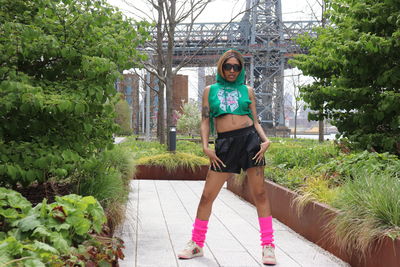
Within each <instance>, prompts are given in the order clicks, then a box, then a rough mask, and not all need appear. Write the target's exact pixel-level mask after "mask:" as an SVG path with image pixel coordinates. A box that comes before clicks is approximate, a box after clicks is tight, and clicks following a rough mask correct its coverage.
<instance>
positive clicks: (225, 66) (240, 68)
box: [222, 63, 242, 72]
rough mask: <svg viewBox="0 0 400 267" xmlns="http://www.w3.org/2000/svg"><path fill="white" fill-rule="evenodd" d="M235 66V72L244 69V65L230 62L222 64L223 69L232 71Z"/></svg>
mask: <svg viewBox="0 0 400 267" xmlns="http://www.w3.org/2000/svg"><path fill="white" fill-rule="evenodd" d="M232 68H233V71H235V72H239V71H241V70H242V65H239V64H229V63H225V64H223V65H222V69H223V70H226V71H230V70H231V69H232Z"/></svg>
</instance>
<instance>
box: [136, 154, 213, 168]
mask: <svg viewBox="0 0 400 267" xmlns="http://www.w3.org/2000/svg"><path fill="white" fill-rule="evenodd" d="M136 163H137V164H138V165H139V164H140V165H156V166H163V167H165V168H166V169H167V170H168V171H173V170H174V169H176V168H178V167H187V168H190V169H192V170H193V171H195V170H196V169H197V168H198V167H199V166H201V165H208V164H209V163H210V162H209V160H208V159H205V158H202V157H198V156H196V155H193V154H189V153H181V152H177V153H164V154H159V155H154V156H149V157H143V158H141V159H139V160H138V161H137V162H136Z"/></svg>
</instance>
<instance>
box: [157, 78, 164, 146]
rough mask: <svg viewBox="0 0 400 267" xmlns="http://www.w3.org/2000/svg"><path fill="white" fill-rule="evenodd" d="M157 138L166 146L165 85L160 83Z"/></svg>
mask: <svg viewBox="0 0 400 267" xmlns="http://www.w3.org/2000/svg"><path fill="white" fill-rule="evenodd" d="M158 88H159V89H158V114H157V136H158V140H159V142H160V144H165V116H164V83H163V82H162V81H160V80H159V81H158Z"/></svg>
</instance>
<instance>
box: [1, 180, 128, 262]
mask: <svg viewBox="0 0 400 267" xmlns="http://www.w3.org/2000/svg"><path fill="white" fill-rule="evenodd" d="M0 211H1V213H0V222H1V225H0V226H1V228H2V229H1V230H2V232H1V233H0V237H1V238H0V264H3V265H8V264H13V266H46V265H45V264H50V266H75V265H74V264H79V265H81V266H82V265H83V266H84V265H85V263H90V262H92V263H93V262H96V263H98V264H103V265H104V266H111V264H112V263H115V261H116V260H117V259H118V258H122V257H123V255H122V253H121V248H122V246H123V244H122V241H121V240H118V239H112V238H108V237H106V236H103V233H104V228H103V225H104V223H105V221H106V217H105V215H104V211H103V208H102V207H101V206H100V204H99V202H98V201H97V200H96V199H95V198H93V197H92V196H87V197H81V196H78V195H74V194H71V195H66V196H63V197H56V202H53V203H50V204H48V203H47V201H46V199H44V200H43V202H42V203H40V204H38V205H36V206H35V207H33V208H32V206H31V204H30V202H29V201H27V200H26V199H25V198H24V197H22V196H21V195H20V194H19V193H17V192H15V191H12V190H9V189H5V188H0Z"/></svg>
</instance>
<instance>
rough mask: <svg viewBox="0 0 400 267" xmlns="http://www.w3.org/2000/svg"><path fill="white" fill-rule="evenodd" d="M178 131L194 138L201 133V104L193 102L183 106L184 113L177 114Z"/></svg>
mask: <svg viewBox="0 0 400 267" xmlns="http://www.w3.org/2000/svg"><path fill="white" fill-rule="evenodd" d="M177 113H178V114H177V115H178V121H177V125H176V126H177V129H178V131H179V132H181V133H182V134H188V135H190V136H193V135H194V134H199V133H200V122H201V114H200V107H199V104H198V103H197V102H195V101H193V100H191V101H189V102H187V103H184V104H183V105H182V112H177Z"/></svg>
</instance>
